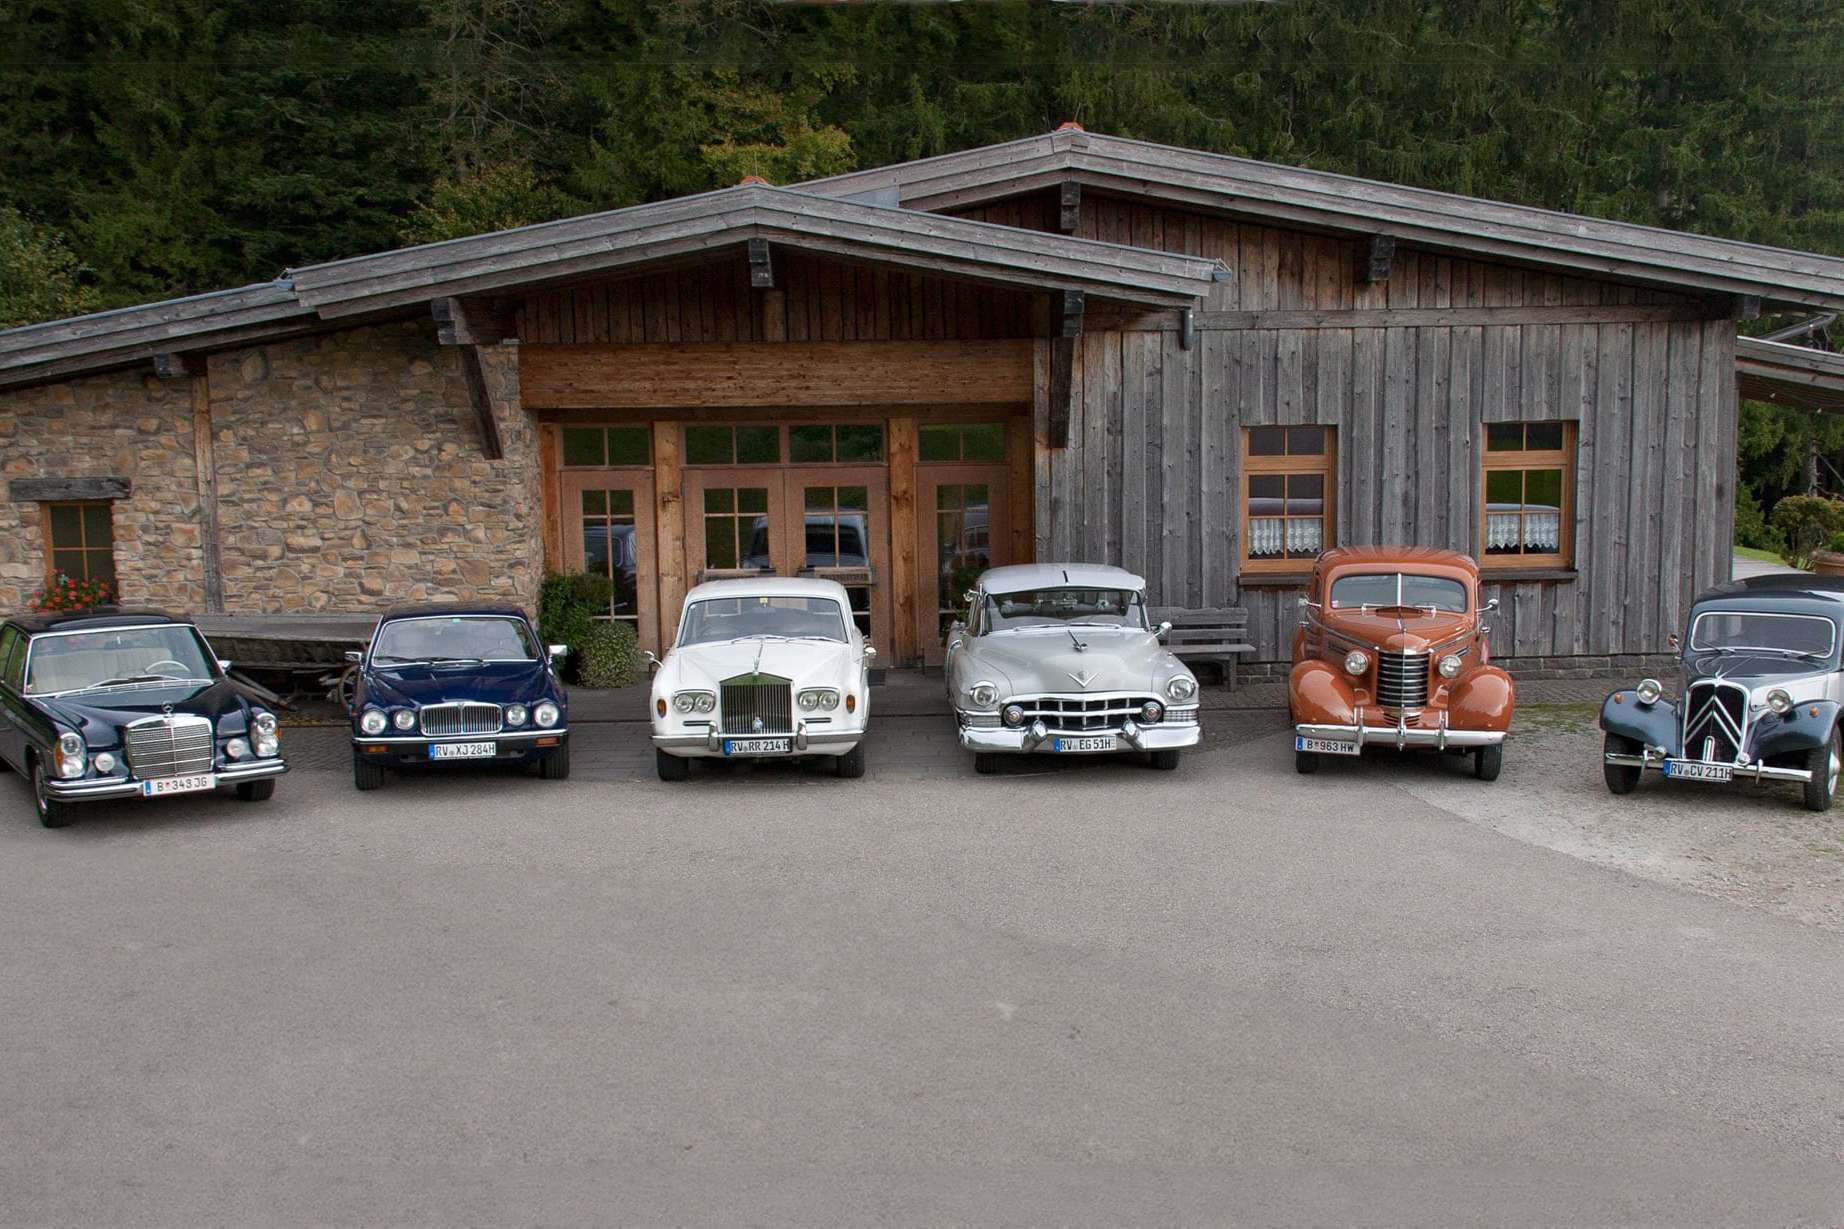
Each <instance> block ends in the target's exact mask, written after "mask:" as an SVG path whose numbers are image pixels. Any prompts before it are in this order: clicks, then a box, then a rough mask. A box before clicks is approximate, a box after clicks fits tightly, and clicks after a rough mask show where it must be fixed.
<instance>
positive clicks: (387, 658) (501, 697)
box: [350, 606, 570, 790]
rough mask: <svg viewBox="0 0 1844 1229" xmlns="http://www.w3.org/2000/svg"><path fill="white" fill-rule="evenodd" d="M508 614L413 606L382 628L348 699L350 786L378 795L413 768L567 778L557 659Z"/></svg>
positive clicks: (525, 623)
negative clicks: (502, 770) (395, 771)
mask: <svg viewBox="0 0 1844 1229" xmlns="http://www.w3.org/2000/svg"><path fill="white" fill-rule="evenodd" d="M563 653H564V648H563V646H561V645H553V646H551V647H550V648H549V649H548V650H547V649H546V648H545V647H544V646H543V645H542V644H540V643H539V640H538V635H537V632H536V631H534V630H533V628H532V625H531V622H530V620H528V619H527V618H526V617H525V613H524V612H523V611H521V610H519V609H517V608H515V607H510V606H416V607H409V608H406V609H402V610H394V611H391V612H390V613H389V614H387V615H385V616H384V617H383V618H382V619H380V620H379V621H378V628H377V631H375V632H373V633H372V637H371V644H370V646H369V647H368V648H367V649H366V650H365V651H364V652H363V653H358V652H354V653H352V654H350V657H351V658H352V659H353V660H356V661H358V662H359V673H358V683H357V685H356V686H355V687H354V688H353V693H352V783H353V784H354V785H356V786H358V788H360V789H364V790H370V789H377V788H378V787H379V786H380V785H382V784H384V777H385V774H386V772H387V771H388V770H389V769H392V768H400V767H404V766H406V765H411V764H431V763H435V764H444V763H450V762H465V763H493V762H497V763H502V764H504V763H523V764H535V765H537V767H538V771H539V775H541V776H543V777H544V778H545V779H546V780H551V781H561V780H563V779H564V778H565V777H568V776H569V775H570V731H569V727H568V725H567V722H566V718H567V717H568V702H567V700H566V697H565V694H564V687H563V681H562V680H561V679H559V678H558V677H557V669H556V659H557V658H558V657H561V656H562V655H563Z"/></svg>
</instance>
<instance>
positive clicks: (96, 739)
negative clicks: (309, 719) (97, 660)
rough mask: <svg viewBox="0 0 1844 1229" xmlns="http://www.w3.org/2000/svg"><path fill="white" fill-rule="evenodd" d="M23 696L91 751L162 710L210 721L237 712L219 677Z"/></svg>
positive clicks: (237, 701)
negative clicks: (73, 732)
mask: <svg viewBox="0 0 1844 1229" xmlns="http://www.w3.org/2000/svg"><path fill="white" fill-rule="evenodd" d="M29 698H30V699H31V701H32V703H34V704H36V705H37V706H38V707H39V709H40V710H42V711H43V712H44V713H45V714H46V715H47V716H49V717H50V718H51V719H52V720H54V721H56V722H58V723H59V724H60V725H64V726H69V727H71V728H72V729H75V730H77V731H78V732H79V733H80V734H82V735H83V737H84V741H85V742H87V743H89V744H90V745H91V746H92V747H96V746H108V745H110V744H112V743H114V742H116V741H117V740H118V739H119V737H120V733H119V732H120V730H121V728H122V727H123V726H125V725H128V724H130V723H132V722H136V721H140V720H142V719H143V718H147V717H160V716H164V715H165V714H166V713H167V712H168V711H171V712H172V713H174V714H176V715H178V714H185V715H192V716H200V717H209V718H211V719H212V721H213V722H216V721H217V720H218V718H220V717H222V716H224V715H225V714H226V713H231V712H235V713H237V714H238V715H239V717H241V715H242V713H243V699H242V697H241V696H240V695H238V693H237V689H236V687H235V686H233V685H232V684H231V683H230V682H229V681H228V680H225V679H219V680H217V681H216V682H210V681H207V682H188V683H176V684H174V685H173V686H171V687H147V688H140V687H132V688H130V687H125V688H121V689H119V690H114V691H85V692H78V693H75V694H72V695H66V696H33V697H29Z"/></svg>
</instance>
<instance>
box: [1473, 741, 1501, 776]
mask: <svg viewBox="0 0 1844 1229" xmlns="http://www.w3.org/2000/svg"><path fill="white" fill-rule="evenodd" d="M1504 766H1505V744H1503V743H1493V744H1492V745H1491V746H1489V747H1476V748H1474V750H1473V775H1474V776H1475V777H1478V778H1479V779H1480V780H1481V781H1496V780H1498V774H1499V773H1500V772H1501V771H1502V770H1503V769H1504Z"/></svg>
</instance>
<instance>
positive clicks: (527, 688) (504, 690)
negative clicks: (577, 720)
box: [359, 661, 551, 706]
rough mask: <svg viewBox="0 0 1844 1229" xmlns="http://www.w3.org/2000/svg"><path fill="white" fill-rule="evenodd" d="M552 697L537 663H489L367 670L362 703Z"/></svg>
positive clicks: (523, 700) (545, 674)
mask: <svg viewBox="0 0 1844 1229" xmlns="http://www.w3.org/2000/svg"><path fill="white" fill-rule="evenodd" d="M550 695H551V685H550V674H549V672H548V671H547V670H546V669H545V668H544V663H543V662H541V661H494V662H486V663H484V664H481V665H465V666H393V667H391V668H390V669H379V668H373V669H371V670H368V671H366V673H365V680H364V687H363V689H362V691H361V694H360V697H359V698H360V700H361V702H366V703H372V704H400V705H417V706H421V705H424V704H441V703H443V702H444V701H450V700H455V701H461V700H471V701H475V702H477V703H483V704H515V703H517V704H524V703H529V702H531V701H532V700H534V699H541V698H545V697H548V696H550Z"/></svg>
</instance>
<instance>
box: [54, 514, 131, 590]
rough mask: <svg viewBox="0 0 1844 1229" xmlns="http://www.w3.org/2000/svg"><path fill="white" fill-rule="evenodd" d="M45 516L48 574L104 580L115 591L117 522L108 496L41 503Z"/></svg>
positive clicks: (79, 579) (80, 579) (76, 578)
mask: <svg viewBox="0 0 1844 1229" xmlns="http://www.w3.org/2000/svg"><path fill="white" fill-rule="evenodd" d="M41 506H42V507H43V508H44V516H45V522H44V526H45V575H46V577H47V579H49V578H50V577H52V576H55V575H57V574H58V573H60V572H61V573H63V574H64V575H65V576H68V577H70V578H71V579H72V580H75V581H92V580H94V581H102V582H103V583H105V584H107V585H108V586H109V592H110V593H111V594H113V593H114V592H115V524H114V521H113V520H112V519H111V515H110V504H109V503H108V501H107V500H97V501H95V502H86V503H48V504H44V505H41Z"/></svg>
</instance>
